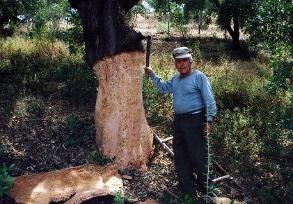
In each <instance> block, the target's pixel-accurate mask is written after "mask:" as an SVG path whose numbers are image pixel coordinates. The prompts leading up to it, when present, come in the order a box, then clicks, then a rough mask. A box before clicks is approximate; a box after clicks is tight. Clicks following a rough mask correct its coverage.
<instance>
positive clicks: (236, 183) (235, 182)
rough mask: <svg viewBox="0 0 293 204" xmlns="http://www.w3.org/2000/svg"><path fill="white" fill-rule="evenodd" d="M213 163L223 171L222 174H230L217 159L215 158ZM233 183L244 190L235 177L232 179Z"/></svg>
mask: <svg viewBox="0 0 293 204" xmlns="http://www.w3.org/2000/svg"><path fill="white" fill-rule="evenodd" d="M213 164H214V165H215V166H216V167H217V169H218V170H219V171H220V172H222V174H226V175H227V174H228V172H227V171H226V170H225V169H224V168H223V167H222V166H221V165H220V164H219V163H218V162H216V161H215V160H213ZM232 181H233V183H234V184H235V185H236V186H237V187H238V188H239V189H240V190H241V191H243V192H244V189H243V188H242V187H241V186H240V185H239V183H238V182H237V181H235V179H232Z"/></svg>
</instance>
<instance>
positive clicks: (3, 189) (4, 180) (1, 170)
mask: <svg viewBox="0 0 293 204" xmlns="http://www.w3.org/2000/svg"><path fill="white" fill-rule="evenodd" d="M14 169H15V165H14V164H12V165H10V166H9V167H7V166H6V164H5V163H4V164H3V165H2V167H0V198H1V197H3V196H4V194H7V193H8V190H9V189H10V188H11V186H12V184H13V182H14V181H15V178H14V177H12V176H10V175H9V174H10V173H11V172H12V171H13V170H14Z"/></svg>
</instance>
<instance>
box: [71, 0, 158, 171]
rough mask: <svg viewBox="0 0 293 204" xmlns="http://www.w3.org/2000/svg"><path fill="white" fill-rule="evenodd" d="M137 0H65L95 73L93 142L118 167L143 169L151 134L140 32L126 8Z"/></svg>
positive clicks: (148, 155)
mask: <svg viewBox="0 0 293 204" xmlns="http://www.w3.org/2000/svg"><path fill="white" fill-rule="evenodd" d="M138 1H139V0H111V1H109V0H69V2H70V4H71V6H72V7H74V8H76V9H77V10H78V12H79V14H80V17H81V22H82V25H83V32H84V40H85V49H86V59H87V62H88V64H89V65H90V66H92V67H94V70H95V72H96V75H97V77H98V79H99V91H98V96H97V103H96V115H95V120H96V143H97V145H98V147H99V149H100V150H101V152H102V153H103V154H104V155H106V156H107V157H109V158H113V157H115V161H116V162H117V163H118V167H119V168H138V169H146V164H147V162H148V160H149V159H150V157H151V155H152V150H153V149H152V141H153V136H152V133H151V130H150V128H149V126H148V125H147V122H146V118H145V112H144V108H143V101H142V81H143V80H142V76H143V69H142V66H143V63H144V52H143V45H142V43H141V40H142V38H143V36H142V34H141V33H138V32H136V31H135V30H133V29H132V28H131V27H130V26H129V25H128V22H127V21H126V19H125V14H126V13H127V12H128V11H129V9H131V7H133V6H134V5H135V4H136V3H138Z"/></svg>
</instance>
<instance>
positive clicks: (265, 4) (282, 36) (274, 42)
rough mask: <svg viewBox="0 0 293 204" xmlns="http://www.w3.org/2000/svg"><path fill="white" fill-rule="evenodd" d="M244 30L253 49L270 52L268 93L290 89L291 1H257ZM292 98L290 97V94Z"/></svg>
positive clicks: (292, 77) (292, 71)
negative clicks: (270, 70)
mask: <svg viewBox="0 0 293 204" xmlns="http://www.w3.org/2000/svg"><path fill="white" fill-rule="evenodd" d="M253 6H254V9H255V15H254V16H252V17H251V18H249V20H248V26H247V27H246V31H247V32H248V33H249V34H250V42H251V44H252V45H254V47H255V48H261V49H264V50H266V51H269V53H270V54H271V68H272V71H273V75H272V76H271V78H270V80H269V81H268V88H269V90H270V92H271V93H276V92H277V91H278V90H283V91H287V90H290V89H291V90H292V89H293V62H292V55H293V37H292V36H293V2H292V1H287V0H278V1H273V0H259V1H258V2H257V3H255V4H254V5H253ZM291 98H292V100H293V97H291Z"/></svg>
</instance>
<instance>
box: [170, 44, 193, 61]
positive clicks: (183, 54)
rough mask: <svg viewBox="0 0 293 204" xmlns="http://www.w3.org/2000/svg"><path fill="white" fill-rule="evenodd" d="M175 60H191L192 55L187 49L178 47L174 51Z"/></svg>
mask: <svg viewBox="0 0 293 204" xmlns="http://www.w3.org/2000/svg"><path fill="white" fill-rule="evenodd" d="M173 58H174V59H183V58H190V59H192V57H191V54H190V51H189V49H188V48H187V47H177V48H175V49H174V50H173Z"/></svg>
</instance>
